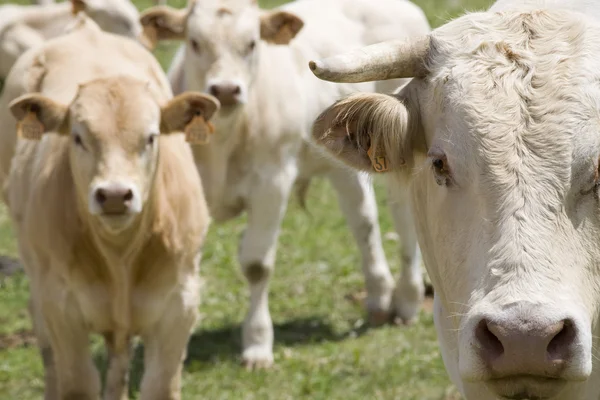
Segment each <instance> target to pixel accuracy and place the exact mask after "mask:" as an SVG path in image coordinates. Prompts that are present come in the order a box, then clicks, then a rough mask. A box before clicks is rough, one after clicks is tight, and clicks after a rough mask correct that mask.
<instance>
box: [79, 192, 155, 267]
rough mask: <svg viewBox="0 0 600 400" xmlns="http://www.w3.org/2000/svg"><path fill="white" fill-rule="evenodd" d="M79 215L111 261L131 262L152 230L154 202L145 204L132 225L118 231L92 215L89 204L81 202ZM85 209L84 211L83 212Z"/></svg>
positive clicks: (95, 243)
mask: <svg viewBox="0 0 600 400" xmlns="http://www.w3.org/2000/svg"><path fill="white" fill-rule="evenodd" d="M79 208H80V212H79V215H85V216H86V217H85V218H83V219H84V221H82V223H83V225H84V226H83V230H84V232H88V234H89V235H90V238H91V239H92V241H93V243H94V245H95V246H96V248H97V249H98V251H99V252H100V253H101V254H102V255H103V257H104V258H106V259H107V261H108V262H109V263H111V262H117V263H118V264H130V263H132V262H133V261H134V258H135V257H136V255H137V254H138V253H139V251H140V250H141V248H142V247H143V245H144V243H145V242H146V241H147V240H146V236H147V235H148V232H150V231H151V222H152V218H151V215H152V208H153V205H152V204H145V205H144V208H143V210H142V212H141V213H140V214H138V215H137V216H136V217H135V219H134V221H132V222H131V224H130V226H128V227H127V228H126V229H124V230H123V231H121V232H118V233H116V234H115V233H112V232H109V231H108V230H107V229H106V228H105V226H104V225H103V224H102V222H101V221H100V219H99V218H98V217H96V216H91V215H90V214H89V213H88V212H87V210H86V208H87V206H85V205H83V204H79ZM82 211H83V212H82Z"/></svg>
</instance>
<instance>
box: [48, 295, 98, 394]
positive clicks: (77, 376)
mask: <svg viewBox="0 0 600 400" xmlns="http://www.w3.org/2000/svg"><path fill="white" fill-rule="evenodd" d="M65 303H66V304H69V299H67V300H66V302H65ZM61 304H64V303H62V302H57V301H56V300H55V299H48V300H47V301H44V305H43V314H44V322H45V326H46V328H47V332H48V337H49V338H50V342H51V347H52V352H51V355H52V359H53V361H54V365H55V371H56V378H57V382H58V393H59V396H58V398H59V399H60V400H72V399H77V400H98V399H99V398H100V376H99V374H98V371H97V370H96V367H95V366H94V362H93V360H92V356H91V354H90V349H89V332H88V331H87V329H86V328H85V326H84V324H83V323H82V322H81V319H80V318H77V317H76V318H70V315H72V313H71V312H70V311H74V310H62V309H60V308H59V307H61ZM67 307H68V306H67Z"/></svg>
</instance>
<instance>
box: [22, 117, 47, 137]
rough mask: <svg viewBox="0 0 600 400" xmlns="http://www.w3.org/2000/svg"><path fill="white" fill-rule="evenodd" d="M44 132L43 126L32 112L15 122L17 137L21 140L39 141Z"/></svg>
mask: <svg viewBox="0 0 600 400" xmlns="http://www.w3.org/2000/svg"><path fill="white" fill-rule="evenodd" d="M44 130H45V129H44V124H42V123H41V122H40V121H39V120H38V118H37V115H36V113H34V112H33V111H29V112H28V113H27V115H26V116H25V118H23V119H22V120H20V121H19V122H17V135H18V136H19V137H20V138H23V139H31V140H40V139H41V138H42V135H43V134H44Z"/></svg>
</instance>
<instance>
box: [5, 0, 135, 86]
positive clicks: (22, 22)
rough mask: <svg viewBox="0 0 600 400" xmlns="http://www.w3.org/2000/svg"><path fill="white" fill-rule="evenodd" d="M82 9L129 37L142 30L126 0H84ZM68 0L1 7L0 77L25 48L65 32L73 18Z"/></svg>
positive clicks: (98, 21)
mask: <svg viewBox="0 0 600 400" xmlns="http://www.w3.org/2000/svg"><path fill="white" fill-rule="evenodd" d="M83 2H84V3H85V4H86V6H85V12H86V14H87V15H88V16H90V18H92V19H93V20H94V21H95V22H96V23H97V24H98V25H99V26H100V28H102V29H103V30H105V31H107V32H111V33H116V34H120V35H124V36H129V37H131V38H137V37H138V35H140V33H141V30H142V29H141V26H140V23H139V21H138V18H139V16H138V11H137V9H136V8H135V6H134V5H133V4H132V3H131V2H130V1H129V0H84V1H83ZM71 10H72V5H71V3H70V1H66V2H63V3H54V2H49V3H45V4H43V5H29V6H22V5H14V4H7V5H3V6H0V79H4V78H6V76H7V75H8V72H9V71H10V68H11V67H12V66H13V64H14V63H15V62H16V61H17V59H18V58H19V56H20V55H21V54H23V53H25V51H26V50H27V49H30V48H32V47H35V46H38V45H40V44H41V43H43V42H44V41H46V40H48V39H50V38H53V37H57V36H59V35H62V34H64V33H65V32H64V31H65V27H66V26H68V24H69V23H70V22H72V21H73V20H74V16H73V14H72V11H71Z"/></svg>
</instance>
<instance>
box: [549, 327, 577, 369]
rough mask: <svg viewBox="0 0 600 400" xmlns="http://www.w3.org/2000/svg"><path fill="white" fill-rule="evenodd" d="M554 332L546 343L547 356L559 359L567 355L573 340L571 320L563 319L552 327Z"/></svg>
mask: <svg viewBox="0 0 600 400" xmlns="http://www.w3.org/2000/svg"><path fill="white" fill-rule="evenodd" d="M554 330H555V331H556V334H555V335H554V337H553V338H552V340H550V343H548V349H547V351H548V357H549V358H550V359H551V360H561V359H563V360H564V359H566V358H567V357H568V352H569V349H570V348H571V345H572V344H573V342H574V341H575V336H576V331H575V325H574V324H573V321H571V320H568V319H566V320H564V321H562V322H560V323H559V324H557V325H556V326H555V327H554Z"/></svg>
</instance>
